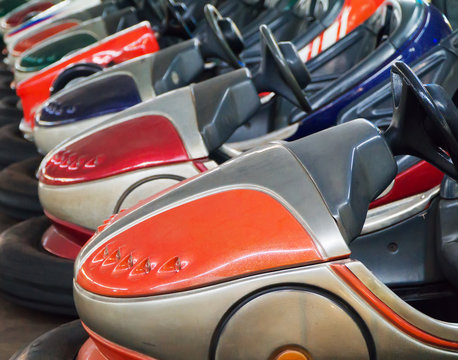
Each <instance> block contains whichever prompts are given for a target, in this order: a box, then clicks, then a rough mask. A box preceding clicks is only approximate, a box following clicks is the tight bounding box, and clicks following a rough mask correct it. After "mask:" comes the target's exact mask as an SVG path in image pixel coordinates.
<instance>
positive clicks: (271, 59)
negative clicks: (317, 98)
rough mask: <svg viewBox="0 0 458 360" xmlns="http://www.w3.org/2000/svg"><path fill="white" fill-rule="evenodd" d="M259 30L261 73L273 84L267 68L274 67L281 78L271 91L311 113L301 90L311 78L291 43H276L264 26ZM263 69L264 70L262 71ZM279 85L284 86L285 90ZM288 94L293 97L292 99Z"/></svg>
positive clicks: (270, 32)
mask: <svg viewBox="0 0 458 360" xmlns="http://www.w3.org/2000/svg"><path fill="white" fill-rule="evenodd" d="M259 30H260V32H261V43H262V45H263V53H264V56H263V62H264V64H261V72H264V73H265V74H264V75H265V76H267V78H268V79H267V81H271V82H275V79H274V78H272V77H271V76H270V74H269V73H271V74H272V73H273V71H268V68H269V67H270V66H272V65H274V67H275V68H276V70H277V72H278V73H279V74H280V76H281V80H280V82H279V83H277V84H275V83H274V84H273V88H272V91H277V92H280V93H281V95H283V96H284V97H285V98H287V99H288V100H290V101H292V102H295V103H297V104H298V105H299V106H300V107H301V108H302V109H304V110H305V111H306V112H311V111H312V107H311V106H310V103H309V102H308V101H307V99H306V97H305V95H304V93H303V92H302V89H303V88H305V87H306V86H307V84H309V83H310V81H311V78H310V74H309V72H308V71H307V68H306V67H305V64H304V63H303V62H302V60H301V58H300V56H299V54H298V53H297V50H296V48H295V47H294V45H293V44H292V43H291V42H280V43H278V42H277V40H276V39H275V37H274V35H273V34H272V31H271V30H270V29H269V27H267V26H266V25H261V26H260V28H259ZM263 67H264V69H262V68H263ZM272 70H273V69H272ZM269 76H270V79H269ZM281 85H285V86H286V87H287V89H285V86H281ZM275 88H276V89H275ZM287 90H289V91H287ZM291 93H292V94H291ZM290 94H291V95H293V98H292V97H291V96H290Z"/></svg>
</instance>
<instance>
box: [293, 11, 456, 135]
mask: <svg viewBox="0 0 458 360" xmlns="http://www.w3.org/2000/svg"><path fill="white" fill-rule="evenodd" d="M427 12H428V13H427V16H426V19H425V20H424V21H423V23H419V24H418V30H417V31H416V33H415V34H414V35H413V36H412V37H411V39H409V41H407V42H406V43H405V44H404V45H403V46H402V47H400V48H399V49H398V51H396V52H395V53H394V54H393V56H391V57H390V58H389V59H388V60H387V61H385V62H384V63H383V64H379V66H378V67H377V69H376V70H375V71H374V72H373V73H372V74H371V75H370V76H369V77H368V78H365V79H361V82H360V83H359V84H358V85H357V86H355V87H354V88H353V89H351V90H349V91H347V92H345V93H344V94H342V95H341V96H339V97H338V98H336V99H334V100H332V101H331V102H329V103H327V104H325V105H323V106H321V107H320V108H318V109H316V110H314V111H313V112H312V113H311V114H308V115H305V116H304V117H303V119H302V120H300V125H299V127H298V129H297V131H296V133H295V134H294V135H293V136H291V137H290V138H289V139H288V140H296V139H299V138H302V137H304V136H306V135H310V134H313V133H315V132H317V131H320V130H323V129H326V128H328V127H330V126H334V125H335V124H336V119H337V118H338V115H339V112H340V111H341V110H342V109H343V108H344V107H345V106H347V105H349V104H350V103H351V102H353V101H355V100H356V99H357V98H358V97H359V96H361V95H363V94H364V93H366V92H367V91H369V90H371V89H372V88H374V87H375V86H377V85H378V84H380V83H381V82H384V81H387V80H388V79H389V75H390V69H391V63H392V62H393V61H395V60H396V61H397V60H402V61H404V62H406V63H407V64H409V63H410V62H412V61H414V60H415V59H417V58H418V57H420V56H421V55H423V54H425V53H426V52H427V51H428V50H430V49H431V48H432V47H434V46H435V45H437V44H439V42H440V40H441V39H442V38H444V37H445V36H447V35H448V34H450V32H451V29H450V27H449V26H448V25H447V24H446V23H445V21H444V19H443V17H442V15H441V14H440V13H439V11H438V10H436V9H435V8H433V7H431V6H428V8H427Z"/></svg>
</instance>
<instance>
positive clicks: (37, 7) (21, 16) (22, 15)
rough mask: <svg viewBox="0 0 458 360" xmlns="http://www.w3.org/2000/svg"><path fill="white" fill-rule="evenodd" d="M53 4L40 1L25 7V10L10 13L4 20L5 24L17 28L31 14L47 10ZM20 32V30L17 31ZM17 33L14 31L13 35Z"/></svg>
mask: <svg viewBox="0 0 458 360" xmlns="http://www.w3.org/2000/svg"><path fill="white" fill-rule="evenodd" d="M53 5H54V4H53V3H52V2H50V1H41V2H38V3H35V4H30V6H27V7H26V8H25V9H21V10H19V11H15V12H14V13H12V14H11V15H10V16H8V17H7V18H6V19H5V23H6V24H7V25H8V26H9V27H10V28H12V27H16V26H19V25H20V24H22V23H23V22H24V20H25V19H26V18H27V16H29V14H31V13H35V12H41V11H44V10H47V9H49V8H50V7H51V6H53ZM18 30H20V29H18ZM17 32H18V31H14V33H17Z"/></svg>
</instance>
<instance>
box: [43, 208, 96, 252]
mask: <svg viewBox="0 0 458 360" xmlns="http://www.w3.org/2000/svg"><path fill="white" fill-rule="evenodd" d="M45 214H46V216H47V217H48V218H49V219H50V220H51V221H52V222H53V224H52V225H51V226H50V227H49V228H48V230H46V232H45V233H44V234H43V236H42V238H41V245H42V246H43V248H44V249H45V250H46V251H48V252H50V253H51V254H53V255H56V256H59V257H62V258H65V259H70V260H74V259H75V258H76V256H77V255H78V253H79V251H80V250H81V247H82V246H83V245H84V244H85V243H86V242H87V241H88V240H89V238H90V237H91V236H92V235H93V231H92V230H89V229H86V228H83V227H81V226H77V225H75V224H71V223H68V222H67V221H63V220H62V219H58V218H56V217H55V216H52V215H51V214H49V213H48V212H46V211H45Z"/></svg>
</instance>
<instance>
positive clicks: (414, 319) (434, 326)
mask: <svg viewBox="0 0 458 360" xmlns="http://www.w3.org/2000/svg"><path fill="white" fill-rule="evenodd" d="M346 265H347V267H348V268H349V269H350V271H351V272H352V273H353V274H355V276H356V277H358V279H359V280H360V281H361V282H362V283H363V284H364V285H365V286H366V287H367V288H368V289H369V290H370V291H371V292H372V293H373V294H374V295H375V296H377V297H378V298H379V299H380V300H382V301H383V302H384V303H385V304H386V305H388V306H389V307H390V309H391V310H393V311H394V312H395V313H396V314H398V315H399V316H401V317H402V318H403V319H405V320H406V321H407V322H409V323H411V324H412V325H414V326H416V327H417V328H419V329H422V330H423V331H425V332H428V333H430V334H432V335H434V336H437V337H440V338H443V339H447V340H451V341H458V324H457V323H450V322H445V321H441V320H436V319H434V318H432V317H429V316H427V315H425V314H424V313H422V312H420V311H418V310H417V309H415V308H414V307H412V306H410V305H409V304H408V303H406V302H405V301H403V300H402V299H401V298H399V297H398V296H397V295H396V294H395V293H394V292H392V291H391V290H390V289H389V288H388V287H387V286H386V285H385V284H383V283H382V282H381V281H380V280H379V279H377V278H376V277H375V276H374V274H373V273H372V272H371V271H370V270H369V269H368V268H366V267H365V266H364V265H363V264H362V263H360V262H359V261H351V262H348V263H347V264H346Z"/></svg>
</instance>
